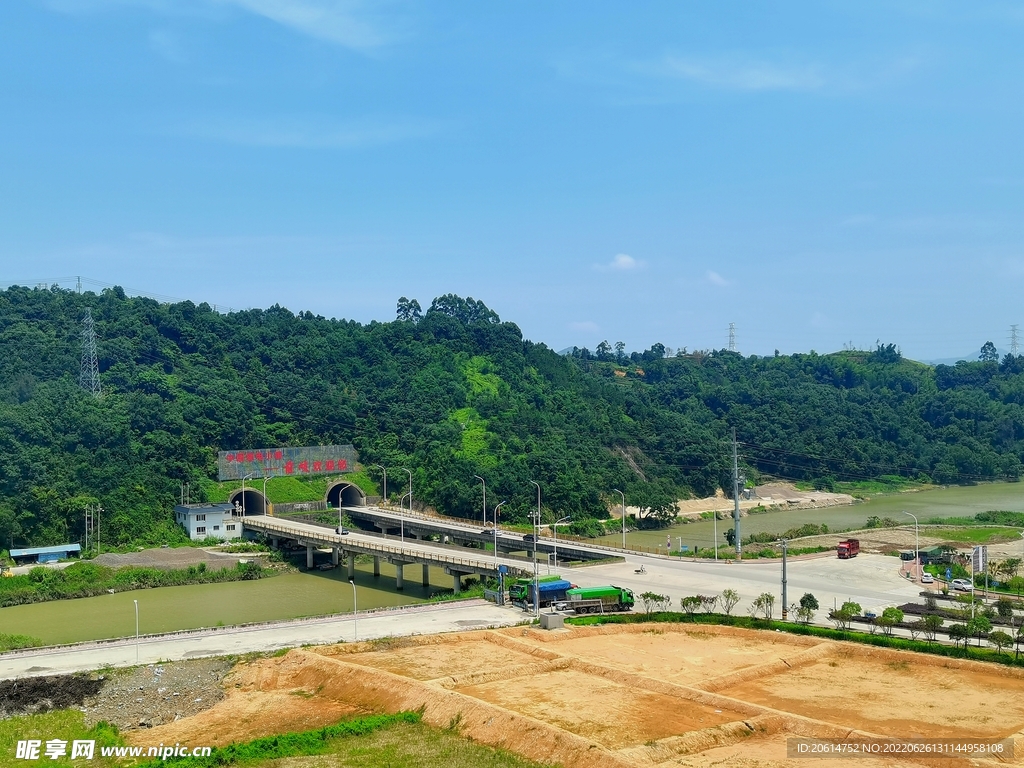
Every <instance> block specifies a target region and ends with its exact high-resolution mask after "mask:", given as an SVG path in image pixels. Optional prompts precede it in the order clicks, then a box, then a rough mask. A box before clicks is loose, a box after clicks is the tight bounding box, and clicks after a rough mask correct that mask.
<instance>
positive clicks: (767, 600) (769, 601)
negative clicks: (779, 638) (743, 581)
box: [750, 592, 775, 621]
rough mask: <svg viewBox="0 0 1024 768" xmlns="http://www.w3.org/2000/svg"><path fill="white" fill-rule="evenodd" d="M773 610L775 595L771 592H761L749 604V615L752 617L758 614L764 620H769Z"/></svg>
mask: <svg viewBox="0 0 1024 768" xmlns="http://www.w3.org/2000/svg"><path fill="white" fill-rule="evenodd" d="M774 611H775V595H773V594H772V593H771V592H762V593H761V594H760V595H758V596H757V597H756V598H754V602H752V603H751V604H750V615H751V616H754V617H757V616H760V617H761V618H763V619H764V620H765V621H771V619H772V614H773V613H774Z"/></svg>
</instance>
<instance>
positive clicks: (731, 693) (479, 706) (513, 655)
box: [136, 625, 1024, 768]
mask: <svg viewBox="0 0 1024 768" xmlns="http://www.w3.org/2000/svg"><path fill="white" fill-rule="evenodd" d="M225 687H226V690H227V696H226V698H224V700H223V701H221V702H219V703H218V704H216V705H215V706H214V707H213V708H212V709H209V710H207V711H205V712H203V713H202V714H200V715H198V716H196V717H186V718H184V719H181V720H179V721H178V722H174V723H171V724H169V725H164V726H160V727H158V728H154V729H153V730H152V731H149V732H147V733H146V736H145V741H146V743H150V742H152V741H153V740H154V739H156V740H160V741H163V742H164V743H173V742H175V741H180V742H182V743H190V742H193V743H199V742H200V741H201V742H202V743H204V744H224V743H228V742H230V741H233V740H246V739H252V738H256V737H258V736H267V735H271V734H275V733H281V732H286V731H294V730H302V729H307V728H313V727H319V726H321V725H324V724H327V723H331V722H336V721H337V720H339V719H341V718H342V717H345V716H348V715H353V714H361V713H366V712H396V711H401V710H408V709H419V708H422V709H423V712H424V721H425V722H426V723H428V724H430V725H433V726H439V727H442V728H443V727H447V726H449V725H451V724H452V723H457V724H458V725H457V728H458V730H459V732H460V733H461V734H462V735H464V736H467V737H469V738H472V739H473V740H475V741H478V742H480V743H484V744H488V745H491V746H497V747H504V748H506V749H510V750H512V751H515V752H517V753H518V754H521V755H523V756H525V757H528V758H530V759H533V760H540V761H546V762H552V763H558V764H560V765H562V766H565V768H591V766H613V767H614V768H628V767H629V766H655V765H656V766H664V767H665V768H668V767H669V766H672V765H688V766H695V767H698V768H711V767H712V766H720V765H730V766H731V765H739V766H750V767H753V766H758V767H760V766H765V768H767V767H768V766H771V767H773V768H774V767H775V766H789V765H792V766H793V767H794V768H812V766H811V764H817V763H818V762H819V761H813V760H812V761H808V760H805V759H801V760H792V761H791V760H788V759H787V757H786V739H787V738H789V737H792V736H814V737H830V738H841V737H846V736H848V735H850V734H857V733H859V734H860V735H861V736H865V735H869V734H875V735H883V736H884V735H889V736H893V737H897V738H912V737H919V736H920V737H962V738H984V737H989V738H1007V737H1011V736H1012V737H1014V738H1016V740H1017V741H1016V743H1017V749H1018V750H1019V751H1021V752H1022V753H1024V740H1022V739H1021V738H1020V737H1021V729H1022V728H1024V671H1022V670H1011V669H1005V668H1000V667H996V666H993V665H987V664H982V663H979V662H970V661H961V660H954V659H945V658H942V657H936V656H924V655H917V654H911V653H908V652H900V651H892V650H886V649H872V648H864V647H862V646H855V645H852V644H848V643H837V642H833V641H827V640H820V639H817V638H803V637H794V636H791V635H790V636H787V635H782V634H777V633H770V632H759V631H753V630H743V629H737V628H730V627H700V628H689V627H686V626H685V625H629V626H612V627H580V628H573V629H571V630H569V631H567V632H565V633H545V632H542V631H540V630H536V629H524V628H515V629H507V630H494V631H484V632H473V633H460V634H455V635H448V636H433V637H423V638H404V639H402V640H401V641H396V642H393V643H390V642H385V643H361V644H355V645H340V646H335V647H333V648H324V649H317V650H316V651H315V652H314V651H309V650H294V651H291V652H290V653H288V654H287V655H286V656H284V657H277V658H264V659H259V660H256V661H254V662H249V663H246V664H243V665H240V666H239V667H237V668H236V669H235V670H234V671H233V672H232V674H231V675H229V676H228V678H227V679H226V680H225ZM136 738H137V737H136ZM140 743H141V742H140ZM1016 762H1024V760H1022V759H1021V758H1018V759H1017V760H1016ZM843 763H844V765H853V766H862V765H863V766H875V765H879V766H881V765H896V764H899V765H921V764H928V765H935V766H938V765H939V764H940V763H938V762H935V761H931V762H929V761H928V760H923V761H922V760H917V761H915V760H910V759H901V760H899V761H898V763H897V762H893V761H884V760H876V759H867V758H844V760H843ZM946 763H947V764H950V765H952V764H953V763H952V762H950V761H946ZM832 764H834V761H831V762H828V763H823V764H822V765H832ZM957 764H958V765H964V766H966V765H968V764H969V762H964V761H961V762H959V763H957Z"/></svg>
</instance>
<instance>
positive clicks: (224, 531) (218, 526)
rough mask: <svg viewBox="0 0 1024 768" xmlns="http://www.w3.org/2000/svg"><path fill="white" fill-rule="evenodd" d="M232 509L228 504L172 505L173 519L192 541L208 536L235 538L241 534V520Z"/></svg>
mask: <svg viewBox="0 0 1024 768" xmlns="http://www.w3.org/2000/svg"><path fill="white" fill-rule="evenodd" d="M232 511H233V508H232V506H231V505H230V504H178V505H176V506H175V507H174V520H175V522H177V523H178V525H180V526H181V527H182V528H184V529H185V530H186V531H188V536H189V538H190V539H192V540H194V541H202V540H203V539H207V538H210V537H213V538H215V539H237V538H239V537H240V536H241V535H242V522H241V520H240V519H239V518H237V517H234V516H233V515H232V514H231V513H232Z"/></svg>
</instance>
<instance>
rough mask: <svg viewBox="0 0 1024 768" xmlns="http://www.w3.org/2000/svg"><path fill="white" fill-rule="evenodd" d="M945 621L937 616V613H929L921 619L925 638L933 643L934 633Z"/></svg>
mask: <svg viewBox="0 0 1024 768" xmlns="http://www.w3.org/2000/svg"><path fill="white" fill-rule="evenodd" d="M945 623H946V620H945V619H944V618H942V617H941V616H939V615H938V614H937V613H929V614H928V615H927V616H925V617H924V619H923V620H922V624H923V625H924V637H925V639H926V640H927V641H928V642H930V643H934V642H935V633H936V632H938V631H939V630H940V629H941V628H942V625H943V624H945Z"/></svg>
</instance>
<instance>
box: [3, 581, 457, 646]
mask: <svg viewBox="0 0 1024 768" xmlns="http://www.w3.org/2000/svg"><path fill="white" fill-rule="evenodd" d="M430 581H431V584H432V585H433V589H434V590H435V591H436V590H437V589H438V588H439V587H448V588H450V587H451V585H452V579H451V577H450V576H445V574H444V572H443V571H442V570H441V569H435V568H432V569H431V570H430ZM355 582H356V590H357V599H358V601H359V610H361V611H362V610H366V609H368V608H382V607H387V606H397V605H407V604H410V603H419V602H423V601H424V600H425V599H426V598H427V597H428V596H429V592H430V590H429V589H427V588H424V587H423V586H422V583H421V582H422V572H421V570H420V566H419V565H409V566H406V568H405V589H404V590H403V591H402V592H398V591H396V590H395V569H394V566H391V565H389V564H387V563H383V562H382V563H381V575H380V577H379V578H374V576H373V565H372V564H370V563H367V564H366V565H363V564H357V566H356V578H355ZM134 600H138V601H139V631H140V632H141V633H142V634H149V633H154V632H169V631H172V630H177V629H195V628H197V627H214V626H218V625H220V624H223V625H231V624H242V623H246V622H253V621H272V620H279V619H292V618H298V617H300V616H317V615H323V614H329V613H339V612H347V611H351V610H352V585H351V584H349V583H348V578H347V573H346V571H345V568H344V566H342V567H340V568H336V569H334V570H332V571H313V572H310V573H289V574H284V575H281V576H274V577H271V578H267V579H261V580H259V581H234V582H228V583H224V584H194V585H191V586H184V587H161V588H159V589H142V590H136V591H133V592H119V593H117V594H114V595H101V596H99V597H86V598H81V599H78V600H57V601H54V602H49V603H35V604H32V605H16V606H12V607H10V608H0V631H2V632H5V633H12V634H21V635H30V636H32V637H38V638H40V639H41V640H42V641H43V643H44V644H46V645H51V644H55V643H71V642H77V641H81V640H98V639H101V638H110V637H128V636H132V635H134V634H135V604H134V602H133V601H134Z"/></svg>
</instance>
